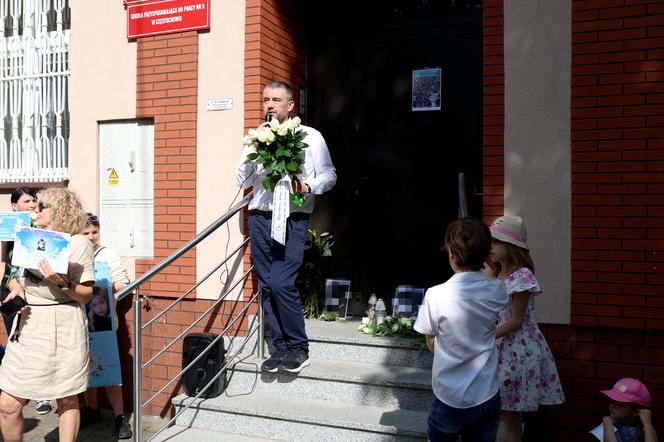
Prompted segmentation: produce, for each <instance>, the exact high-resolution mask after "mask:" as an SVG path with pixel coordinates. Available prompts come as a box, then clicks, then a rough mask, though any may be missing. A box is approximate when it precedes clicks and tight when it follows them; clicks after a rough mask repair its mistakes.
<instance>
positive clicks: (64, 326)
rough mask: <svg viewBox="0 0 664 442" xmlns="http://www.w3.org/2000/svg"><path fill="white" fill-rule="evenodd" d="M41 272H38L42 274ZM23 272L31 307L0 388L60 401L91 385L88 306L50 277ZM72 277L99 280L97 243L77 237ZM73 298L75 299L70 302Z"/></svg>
mask: <svg viewBox="0 0 664 442" xmlns="http://www.w3.org/2000/svg"><path fill="white" fill-rule="evenodd" d="M36 273H37V274H38V272H36ZM18 274H19V275H20V277H18V280H19V283H20V284H21V285H22V286H23V287H24V288H25V298H26V301H27V302H28V304H30V310H29V311H28V312H27V313H23V314H21V316H20V323H18V324H17V321H16V320H14V326H13V328H12V334H13V332H14V331H15V330H16V327H17V326H18V332H19V336H18V340H17V341H9V342H8V343H7V349H6V353H5V357H4V358H3V360H2V365H0V390H3V391H6V392H7V393H9V394H11V395H13V396H16V397H19V398H24V399H34V400H42V399H44V398H49V399H59V398H63V397H67V396H72V395H75V394H78V393H81V392H83V391H85V390H86V389H87V388H88V364H89V360H90V354H89V347H88V328H87V322H86V315H85V305H84V304H80V303H78V302H75V301H74V302H70V301H73V299H72V298H70V297H69V296H68V295H67V294H66V292H65V291H64V290H61V289H59V288H58V287H57V286H56V285H54V284H51V283H50V282H46V281H39V282H35V281H34V280H32V279H30V278H29V277H23V270H22V269H20V270H19V272H18ZM67 274H68V276H69V279H70V281H74V282H78V283H84V282H88V281H94V280H95V272H94V258H93V253H92V244H91V243H90V241H88V239H87V238H86V237H84V236H83V235H74V236H72V239H71V246H70V250H69V269H68V272H67ZM67 302H70V303H67Z"/></svg>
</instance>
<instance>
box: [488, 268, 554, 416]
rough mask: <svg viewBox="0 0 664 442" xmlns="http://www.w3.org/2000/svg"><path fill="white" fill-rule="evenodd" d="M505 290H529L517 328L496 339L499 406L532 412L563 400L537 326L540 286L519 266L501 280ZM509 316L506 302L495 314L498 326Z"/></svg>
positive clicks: (545, 344)
mask: <svg viewBox="0 0 664 442" xmlns="http://www.w3.org/2000/svg"><path fill="white" fill-rule="evenodd" d="M505 285H506V286H507V293H508V294H509V297H510V302H511V300H512V293H514V292H525V291H529V292H530V295H531V296H529V297H528V305H527V306H526V312H525V315H524V317H523V324H522V325H521V328H520V329H519V330H517V331H514V332H512V333H510V334H508V335H506V336H503V337H502V338H501V339H499V340H498V352H499V358H498V375H499V376H500V399H501V408H502V409H503V410H508V411H536V410H537V409H538V408H539V406H540V405H554V404H562V403H563V402H565V395H564V394H563V389H562V387H561V385H560V379H559V378H558V370H556V363H555V362H554V360H553V355H552V354H551V350H550V349H549V346H548V345H547V343H546V340H545V339H544V336H543V335H542V332H541V331H540V329H539V327H538V326H537V317H536V315H535V296H536V295H539V294H540V293H541V292H542V290H541V289H540V286H539V283H538V282H537V279H535V275H533V273H532V272H531V271H530V269H528V268H525V267H522V268H520V269H518V270H516V271H514V272H513V273H512V274H510V275H509V276H508V277H507V280H505ZM511 317H512V305H511V303H510V305H509V306H507V307H506V308H505V309H504V310H502V311H501V312H500V313H499V314H498V318H499V325H500V324H504V323H505V322H507V320H508V319H510V318H511Z"/></svg>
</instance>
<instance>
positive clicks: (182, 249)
mask: <svg viewBox="0 0 664 442" xmlns="http://www.w3.org/2000/svg"><path fill="white" fill-rule="evenodd" d="M252 196H253V194H252V193H249V194H248V195H246V196H245V197H244V198H242V200H240V202H238V203H237V204H236V205H235V206H233V207H232V208H230V209H229V210H228V212H226V213H225V214H224V215H222V216H221V217H219V218H218V219H217V220H216V221H215V222H213V223H212V224H210V225H209V226H207V227H206V228H205V229H204V230H203V231H202V232H201V233H199V234H198V235H196V236H195V237H194V238H193V239H191V240H190V241H189V242H187V243H186V244H185V245H183V246H182V247H180V248H179V249H177V250H176V251H175V252H173V253H171V254H170V255H168V256H167V257H166V258H164V260H163V261H161V262H160V263H159V264H157V265H156V266H154V267H152V268H151V269H150V270H148V271H147V272H145V273H144V274H143V275H141V276H140V277H139V278H137V279H135V280H134V281H133V282H131V283H129V284H128V285H127V286H126V287H124V288H123V289H122V290H120V291H119V292H118V293H116V294H115V299H116V300H118V301H120V300H121V299H123V298H125V297H126V296H128V295H129V294H130V293H133V292H135V291H136V290H137V289H138V288H140V287H141V286H142V285H143V284H145V283H146V282H148V281H149V280H150V279H152V277H153V276H155V275H156V274H158V273H161V271H162V270H164V268H166V267H168V266H169V265H171V264H172V263H173V262H174V261H175V260H176V259H178V258H179V257H181V256H182V255H184V254H185V253H187V252H188V251H189V250H191V249H192V248H193V247H195V246H196V245H197V244H198V243H199V242H201V241H203V240H204V239H205V238H207V237H208V236H210V235H211V234H212V233H213V232H214V231H216V230H217V229H218V228H219V227H221V226H223V225H224V224H225V223H226V222H228V220H229V219H231V218H232V217H233V216H234V215H235V214H236V213H238V212H239V211H240V210H242V209H243V208H244V207H245V206H247V205H248V204H249V201H250V200H251V198H252Z"/></svg>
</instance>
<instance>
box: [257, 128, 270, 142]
mask: <svg viewBox="0 0 664 442" xmlns="http://www.w3.org/2000/svg"><path fill="white" fill-rule="evenodd" d="M270 135H272V136H274V134H273V133H272V131H271V130H270V129H262V130H259V131H258V134H256V138H258V141H260V142H261V143H266V142H267V140H268V137H269V136H270Z"/></svg>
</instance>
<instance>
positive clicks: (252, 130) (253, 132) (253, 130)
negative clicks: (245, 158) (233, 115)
mask: <svg viewBox="0 0 664 442" xmlns="http://www.w3.org/2000/svg"><path fill="white" fill-rule="evenodd" d="M247 135H249V136H250V137H251V138H256V129H249V133H248V134H247Z"/></svg>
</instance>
